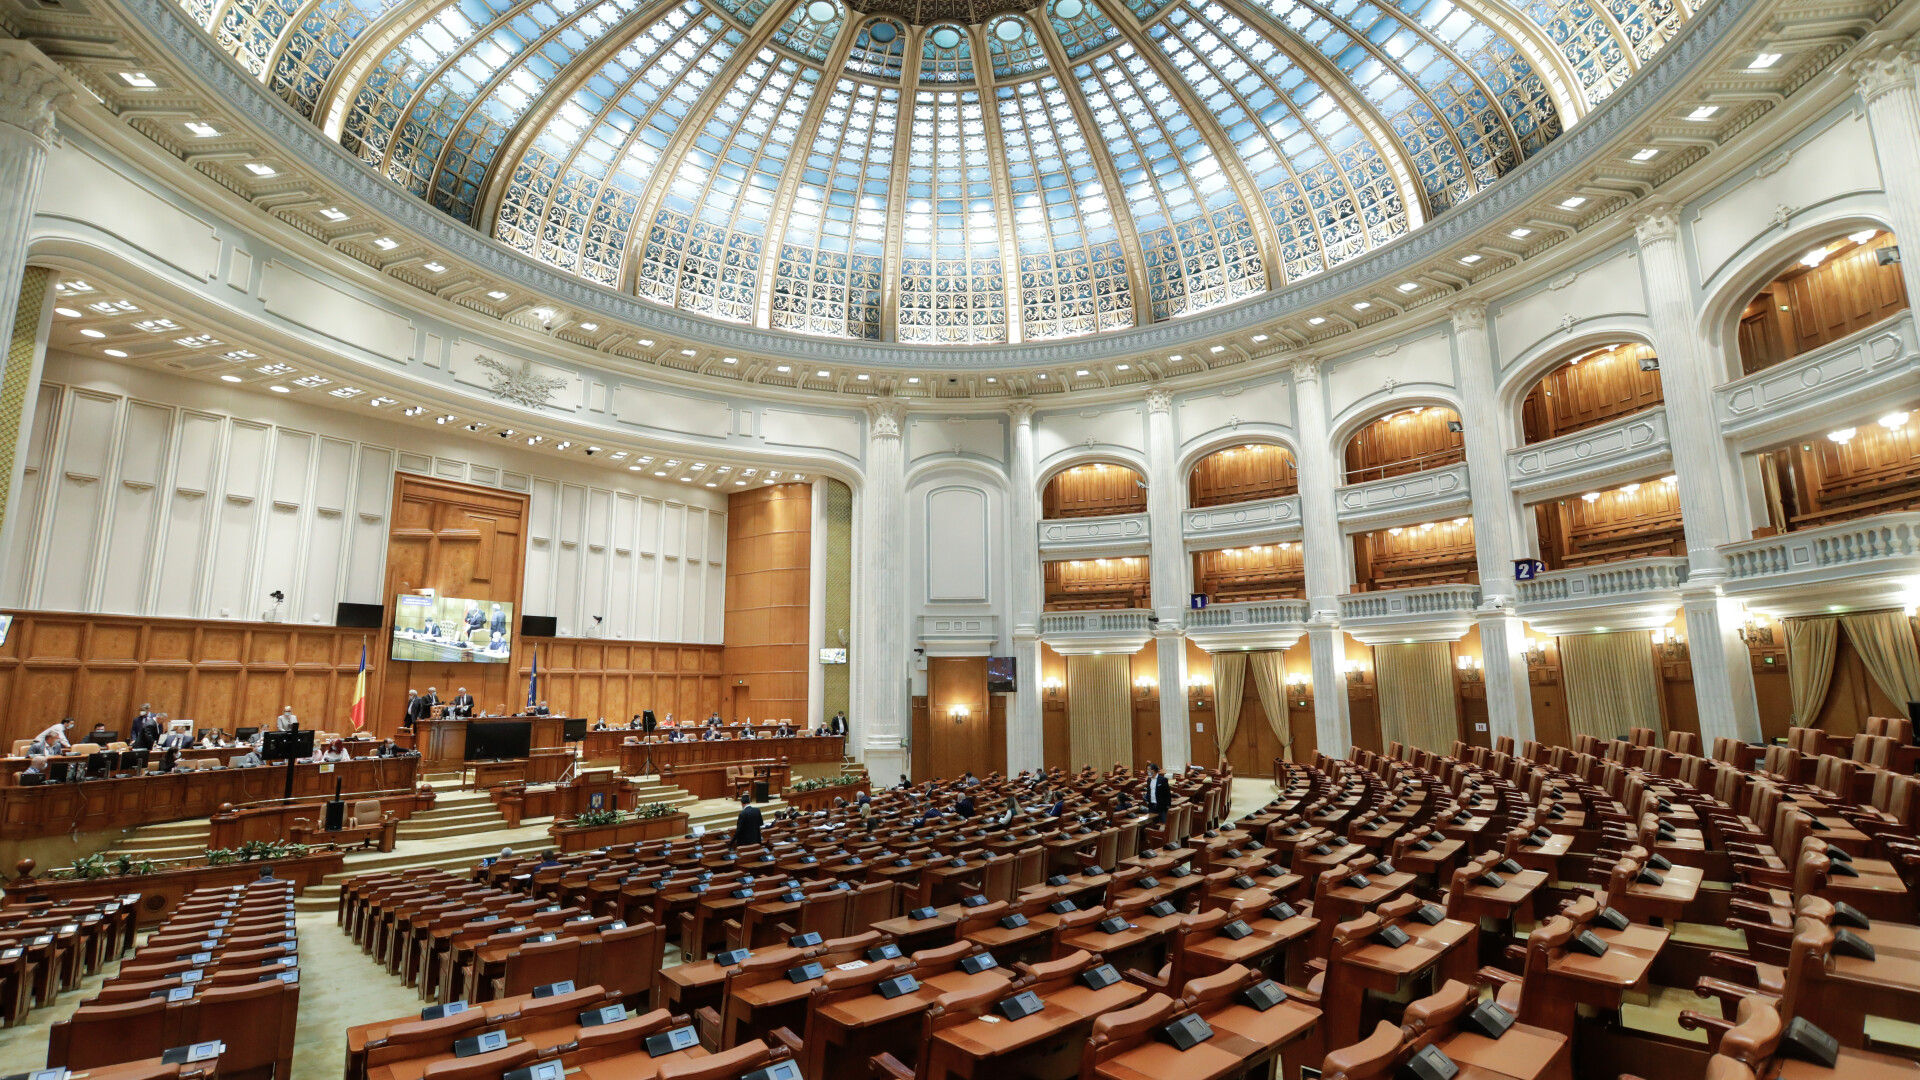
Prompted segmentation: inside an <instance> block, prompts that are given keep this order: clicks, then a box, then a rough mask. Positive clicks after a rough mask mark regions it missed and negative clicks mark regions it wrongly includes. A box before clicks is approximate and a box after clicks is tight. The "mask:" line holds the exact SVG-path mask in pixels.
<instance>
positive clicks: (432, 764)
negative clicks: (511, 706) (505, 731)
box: [413, 716, 566, 769]
mask: <svg viewBox="0 0 1920 1080" xmlns="http://www.w3.org/2000/svg"><path fill="white" fill-rule="evenodd" d="M470 719H471V720H472V721H476V722H486V723H501V722H503V721H508V720H522V721H525V722H526V723H527V724H528V725H529V726H530V727H531V728H532V731H531V733H530V735H531V742H530V744H529V745H530V746H531V747H532V749H535V750H545V749H551V748H554V747H559V746H564V745H565V739H564V738H563V735H564V733H565V731H566V723H565V720H566V718H565V717H562V716H475V717H471V718H468V717H457V718H456V717H442V718H441V719H438V720H422V721H420V722H419V723H417V724H415V725H413V737H414V745H416V746H418V747H419V748H420V756H421V758H423V759H425V761H426V764H427V767H428V768H431V769H457V768H460V767H461V766H462V764H463V763H464V762H465V761H466V760H467V724H468V722H469V720H470Z"/></svg>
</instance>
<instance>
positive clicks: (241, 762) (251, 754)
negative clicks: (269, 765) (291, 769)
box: [227, 745, 266, 769]
mask: <svg viewBox="0 0 1920 1080" xmlns="http://www.w3.org/2000/svg"><path fill="white" fill-rule="evenodd" d="M264 764H266V762H264V761H262V760H260V748H259V747H258V746H251V745H250V746H248V748H247V752H246V753H244V754H240V755H238V756H236V757H234V758H233V759H232V760H230V761H228V762H227V767H228V768H230V769H251V768H253V767H254V766H256V765H264Z"/></svg>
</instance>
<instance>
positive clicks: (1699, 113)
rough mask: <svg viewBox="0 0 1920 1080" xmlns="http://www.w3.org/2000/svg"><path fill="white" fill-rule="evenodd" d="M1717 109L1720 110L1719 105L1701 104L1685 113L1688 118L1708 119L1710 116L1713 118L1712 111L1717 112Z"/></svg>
mask: <svg viewBox="0 0 1920 1080" xmlns="http://www.w3.org/2000/svg"><path fill="white" fill-rule="evenodd" d="M1719 111H1720V106H1718V105H1702V106H1700V107H1699V108H1697V109H1695V110H1693V111H1692V112H1690V113H1688V114H1687V119H1689V120H1710V119H1712V118H1713V114H1714V113H1717V112H1719Z"/></svg>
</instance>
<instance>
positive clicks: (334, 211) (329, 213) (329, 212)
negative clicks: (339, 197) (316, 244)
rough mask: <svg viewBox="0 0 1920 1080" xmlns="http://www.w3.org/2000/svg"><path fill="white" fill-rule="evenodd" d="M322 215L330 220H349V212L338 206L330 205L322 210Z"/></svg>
mask: <svg viewBox="0 0 1920 1080" xmlns="http://www.w3.org/2000/svg"><path fill="white" fill-rule="evenodd" d="M320 216H321V217H323V218H326V219H327V220H328V221H345V220H347V212H346V211H345V210H342V209H340V208H339V207H337V206H329V207H327V208H326V209H325V210H322V211H320Z"/></svg>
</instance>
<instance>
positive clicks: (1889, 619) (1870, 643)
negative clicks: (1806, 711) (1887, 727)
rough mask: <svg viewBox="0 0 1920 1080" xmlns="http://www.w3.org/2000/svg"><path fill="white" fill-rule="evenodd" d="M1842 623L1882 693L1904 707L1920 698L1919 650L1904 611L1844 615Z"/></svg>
mask: <svg viewBox="0 0 1920 1080" xmlns="http://www.w3.org/2000/svg"><path fill="white" fill-rule="evenodd" d="M1840 625H1842V626H1844V627H1846V628H1847V640H1848V641H1851V642H1853V651H1855V652H1857V653H1859V654H1860V661H1861V662H1862V663H1864V664H1866V665H1867V674H1869V675H1871V676H1873V682H1874V685H1876V686H1878V687H1879V688H1880V692H1881V693H1883V694H1885V695H1887V696H1888V697H1890V698H1892V699H1893V703H1894V704H1895V705H1898V706H1902V707H1905V705H1906V703H1907V702H1909V701H1920V651H1916V650H1915V648H1914V644H1913V624H1912V623H1910V622H1908V621H1907V616H1906V614H1905V613H1904V612H1899V611H1864V612H1861V613H1860V614H1858V615H1842V616H1840ZM1796 700H1797V699H1796ZM1796 715H1797V710H1796Z"/></svg>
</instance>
